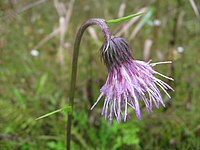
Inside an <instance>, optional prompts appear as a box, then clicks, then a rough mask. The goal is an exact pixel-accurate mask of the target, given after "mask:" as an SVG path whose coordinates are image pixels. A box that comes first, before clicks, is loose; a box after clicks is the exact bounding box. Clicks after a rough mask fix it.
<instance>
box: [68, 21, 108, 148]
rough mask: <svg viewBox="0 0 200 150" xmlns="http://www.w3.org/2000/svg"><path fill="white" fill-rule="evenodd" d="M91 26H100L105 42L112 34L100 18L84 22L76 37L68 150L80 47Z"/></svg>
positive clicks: (69, 139)
mask: <svg viewBox="0 0 200 150" xmlns="http://www.w3.org/2000/svg"><path fill="white" fill-rule="evenodd" d="M90 25H97V26H99V27H100V28H101V31H102V33H103V35H104V39H105V40H108V39H110V37H111V33H110V31H109V29H108V26H107V24H106V22H105V20H103V19H99V18H94V19H89V20H87V21H86V22H84V23H83V24H82V25H81V27H80V28H79V30H78V33H77V35H76V39H75V43H74V52H73V60H72V74H71V88H70V98H69V100H70V105H71V107H72V111H71V112H69V113H68V122H67V135H66V144H67V145H66V149H67V150H70V141H71V128H72V119H73V116H72V115H73V107H74V94H75V84H76V74H77V62H78V54H79V47H80V43H81V38H82V36H83V33H84V31H85V30H86V29H87V28H88V27H89V26H90Z"/></svg>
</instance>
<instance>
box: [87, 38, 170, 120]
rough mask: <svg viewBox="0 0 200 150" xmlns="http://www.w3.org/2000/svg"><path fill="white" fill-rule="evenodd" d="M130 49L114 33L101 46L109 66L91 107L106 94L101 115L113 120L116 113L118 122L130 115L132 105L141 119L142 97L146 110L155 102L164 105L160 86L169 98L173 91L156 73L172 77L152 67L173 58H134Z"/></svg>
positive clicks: (105, 61)
mask: <svg viewBox="0 0 200 150" xmlns="http://www.w3.org/2000/svg"><path fill="white" fill-rule="evenodd" d="M130 49H131V48H130V47H129V45H128V43H127V42H126V41H125V40H124V39H123V38H119V37H114V36H112V37H111V38H110V39H109V40H107V41H106V42H104V44H103V45H102V47H101V49H100V50H101V55H102V58H103V61H104V63H105V64H106V66H107V68H108V78H107V80H106V83H105V84H104V85H103V87H102V88H101V90H100V95H99V97H98V99H97V101H96V102H95V104H94V105H93V106H92V108H91V109H93V108H94V106H96V104H97V103H98V102H99V100H100V99H101V98H102V97H103V96H104V97H105V100H104V106H103V109H102V115H104V116H105V119H109V120H110V121H111V122H112V120H113V118H114V117H116V119H117V121H118V122H119V123H120V121H121V118H123V120H124V122H125V121H126V120H127V119H129V118H130V116H129V114H128V108H129V107H130V108H132V109H133V110H134V111H135V114H136V116H137V117H138V118H139V119H141V111H140V104H139V101H143V102H144V104H145V106H146V108H147V110H148V111H149V112H152V107H153V104H154V105H155V106H156V107H157V108H159V105H160V104H161V105H163V106H164V107H165V104H164V102H163V99H162V95H161V92H160V90H159V88H158V87H160V88H161V89H162V90H163V91H164V92H165V93H166V94H167V96H168V97H169V98H170V95H169V94H168V93H167V90H168V89H170V90H172V91H173V89H172V88H171V87H170V86H169V85H168V84H167V83H165V82H164V81H162V80H160V79H158V78H156V77H155V76H154V75H155V74H157V75H160V76H161V77H164V78H166V79H169V80H173V79H172V78H170V77H167V76H165V75H163V74H161V73H159V72H157V71H155V70H154V69H153V67H154V66H155V65H157V64H163V63H170V61H168V62H158V63H150V62H143V61H139V60H134V59H133V57H132V56H131V53H130Z"/></svg>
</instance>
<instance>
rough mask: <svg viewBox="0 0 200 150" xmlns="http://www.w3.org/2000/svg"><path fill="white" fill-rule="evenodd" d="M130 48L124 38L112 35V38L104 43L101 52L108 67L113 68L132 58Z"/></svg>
mask: <svg viewBox="0 0 200 150" xmlns="http://www.w3.org/2000/svg"><path fill="white" fill-rule="evenodd" d="M129 50H130V47H129V45H128V43H127V42H126V41H125V40H124V39H123V38H119V37H114V36H111V38H110V40H108V41H106V42H105V43H104V44H103V45H102V47H101V49H100V53H101V56H102V58H103V60H104V63H105V64H106V66H107V68H108V69H111V68H113V67H117V66H120V65H121V63H123V62H127V61H130V60H131V59H132V56H131V54H130V51H129Z"/></svg>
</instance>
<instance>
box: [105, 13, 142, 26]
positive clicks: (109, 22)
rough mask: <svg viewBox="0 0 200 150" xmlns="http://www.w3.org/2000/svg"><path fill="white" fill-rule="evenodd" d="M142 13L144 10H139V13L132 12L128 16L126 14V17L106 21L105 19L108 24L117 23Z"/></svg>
mask: <svg viewBox="0 0 200 150" xmlns="http://www.w3.org/2000/svg"><path fill="white" fill-rule="evenodd" d="M143 14H144V12H139V13H137V14H132V15H129V16H126V17H122V18H118V19H112V20H108V21H106V23H108V24H113V23H118V22H122V21H125V20H129V19H131V18H133V17H136V16H140V15H143Z"/></svg>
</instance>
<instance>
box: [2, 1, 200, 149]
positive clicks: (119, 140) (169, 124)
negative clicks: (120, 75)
mask: <svg viewBox="0 0 200 150" xmlns="http://www.w3.org/2000/svg"><path fill="white" fill-rule="evenodd" d="M199 9H200V2H199V1H197V0H186V1H185V0H174V1H164V0H163V1H161V0H142V1H139V0H119V1H117V0H84V1H83V0H18V1H17V0H1V1H0V149H1V150H15V149H20V150H62V149H65V136H66V124H67V112H62V113H57V114H55V115H52V116H50V117H47V118H43V119H41V120H38V121H36V120H35V119H36V118H37V117H39V116H41V115H43V114H46V113H48V112H51V111H54V110H56V109H59V108H61V107H63V106H65V105H68V103H69V99H68V97H69V85H70V75H71V61H72V53H73V44H74V39H75V35H76V34H75V33H76V32H77V30H78V28H79V27H80V25H81V23H83V22H84V21H85V20H87V19H89V18H104V19H106V20H107V19H114V18H118V17H122V16H126V15H130V14H133V13H137V12H141V11H144V12H146V14H145V15H143V16H141V17H136V18H133V19H131V20H129V21H125V22H122V23H118V24H115V25H110V30H111V31H112V33H113V34H115V35H117V36H121V37H123V38H125V39H126V40H127V41H128V42H129V43H130V45H131V47H133V52H132V53H133V57H134V58H135V59H139V60H145V61H148V60H150V59H152V60H153V62H157V61H164V60H172V61H173V65H160V66H157V67H156V70H158V71H159V72H161V73H163V74H166V75H168V76H171V77H173V78H174V79H175V81H174V82H168V83H169V84H170V85H171V86H172V87H173V88H174V89H175V92H170V94H171V96H172V99H171V100H169V99H168V98H167V96H166V95H165V94H164V93H163V98H164V101H165V103H166V105H167V107H166V108H160V109H156V108H154V112H153V113H151V114H149V113H148V112H147V111H146V109H145V107H144V105H143V103H142V102H140V106H141V109H142V120H138V119H137V118H136V116H135V114H134V112H133V110H130V114H131V119H130V120H129V121H127V122H126V123H123V122H122V123H121V124H118V123H117V122H116V120H115V121H114V122H113V124H112V125H111V124H110V123H109V121H105V120H104V118H103V116H101V115H100V113H101V109H102V105H103V99H102V100H101V102H100V103H99V104H98V105H97V106H96V107H95V109H94V110H92V111H91V110H90V108H91V106H92V105H93V103H94V102H95V100H96V98H97V97H98V95H99V89H100V88H101V86H102V85H103V84H104V82H105V80H106V77H107V69H106V67H105V66H104V64H103V62H102V61H101V58H100V55H99V48H100V47H101V44H102V43H103V37H102V34H101V31H100V29H99V28H98V27H96V26H92V27H91V28H89V29H88V30H87V32H85V34H84V36H83V39H82V42H81V48H80V54H79V62H78V64H79V65H78V74H77V84H76V95H75V112H74V122H73V128H72V149H74V150H77V149H96V150H107V149H111V150H115V149H118V150H129V149H130V150H132V149H136V150H142V149H154V150H160V149H162V150H168V149H181V150H182V149H183V150H186V149H190V150H196V149H200V89H199V88H200V16H199Z"/></svg>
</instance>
